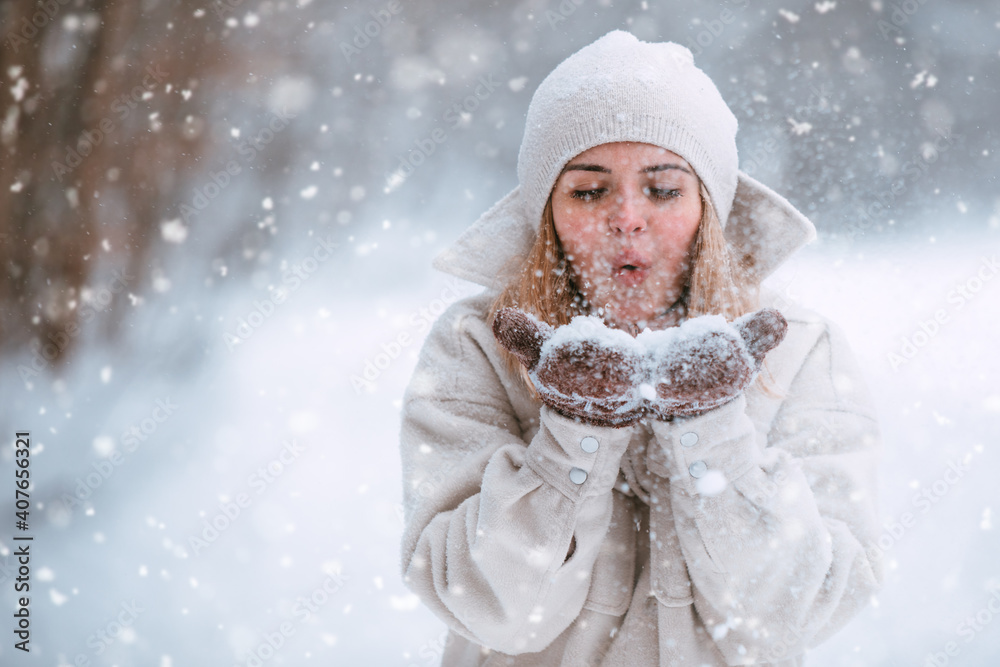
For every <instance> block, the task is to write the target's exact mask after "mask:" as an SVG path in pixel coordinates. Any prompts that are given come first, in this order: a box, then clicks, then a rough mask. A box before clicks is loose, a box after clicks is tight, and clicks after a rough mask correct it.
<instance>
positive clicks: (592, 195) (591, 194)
mask: <svg viewBox="0 0 1000 667" xmlns="http://www.w3.org/2000/svg"><path fill="white" fill-rule="evenodd" d="M607 190H608V189H607V188H596V189H594V190H574V191H573V193H572V195H571V196H572V197H573V198H575V199H579V200H581V201H595V200H597V199H600V198H601V196H602V195H603V194H604V193H605V192H607ZM643 192H644V193H645V194H652V195H653V197H654V198H655V199H661V200H664V201H666V200H670V199H675V198H677V197H680V196H681V191H680V190H678V189H673V190H667V189H663V188H643Z"/></svg>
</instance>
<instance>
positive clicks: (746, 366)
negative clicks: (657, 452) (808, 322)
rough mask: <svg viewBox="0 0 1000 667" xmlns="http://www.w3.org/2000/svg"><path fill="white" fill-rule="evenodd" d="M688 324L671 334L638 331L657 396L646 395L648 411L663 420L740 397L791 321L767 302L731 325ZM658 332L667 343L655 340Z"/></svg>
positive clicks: (690, 414)
mask: <svg viewBox="0 0 1000 667" xmlns="http://www.w3.org/2000/svg"><path fill="white" fill-rule="evenodd" d="M697 320H698V318H695V319H694V320H689V321H688V322H687V323H685V324H686V325H687V324H689V323H690V324H693V323H694V322H696V321H697ZM685 328H690V327H689V326H682V327H681V329H674V330H673V331H674V332H677V333H673V334H670V335H668V336H663V335H662V333H661V332H644V333H642V334H639V336H638V337H637V340H642V339H643V338H644V337H645V340H643V342H645V343H646V345H647V348H648V352H647V354H648V355H650V357H651V358H649V359H647V362H648V363H649V364H650V367H651V368H652V369H653V378H652V379H653V387H654V388H655V396H651V395H650V396H647V398H648V399H649V401H648V402H647V403H646V412H647V414H648V415H649V416H651V417H654V418H656V419H658V420H661V421H669V420H670V419H672V418H673V417H674V416H681V417H689V416H693V415H697V414H700V413H702V412H705V411H707V410H711V409H713V408H715V407H718V406H720V405H723V404H724V403H728V402H729V401H731V400H733V399H734V398H736V396H738V395H739V393H740V392H742V391H743V390H744V389H746V388H747V387H748V386H749V385H750V383H752V382H753V381H754V379H755V378H756V377H757V374H758V373H759V372H760V368H761V364H762V363H763V361H764V355H765V354H767V353H768V352H769V351H770V350H772V349H773V348H775V347H777V345H778V344H779V343H780V342H781V341H782V340H783V339H784V337H785V333H786V331H787V330H788V322H787V321H786V320H785V318H784V316H783V315H782V314H781V313H780V312H779V311H777V310H775V309H774V308H763V309H761V310H758V311H757V312H755V313H750V314H747V315H744V316H743V317H740V318H737V319H736V320H734V321H733V322H732V323H731V324H730V325H728V326H722V327H719V326H706V327H704V328H702V327H696V328H694V330H693V331H690V332H683V329H685ZM681 333H682V334H683V335H679V334H681ZM657 336H659V337H660V338H662V340H663V343H664V344H662V345H657Z"/></svg>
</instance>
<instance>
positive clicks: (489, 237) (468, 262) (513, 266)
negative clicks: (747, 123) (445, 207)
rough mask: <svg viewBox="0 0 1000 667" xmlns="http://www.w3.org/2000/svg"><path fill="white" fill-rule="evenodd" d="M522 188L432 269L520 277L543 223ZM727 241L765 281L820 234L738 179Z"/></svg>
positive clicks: (755, 185) (481, 277)
mask: <svg viewBox="0 0 1000 667" xmlns="http://www.w3.org/2000/svg"><path fill="white" fill-rule="evenodd" d="M520 190H521V188H520V186H517V187H515V188H514V189H513V190H511V191H510V192H508V193H507V194H506V195H505V196H504V197H503V198H502V199H500V200H499V201H498V202H497V203H495V204H494V205H493V206H492V207H490V209H489V210H488V211H486V212H485V213H483V214H482V215H481V216H480V217H479V219H478V220H476V222H475V223H473V224H472V225H471V226H470V227H469V228H468V229H466V230H465V231H464V232H463V233H462V234H461V235H460V236H459V237H458V239H457V240H456V241H455V242H454V243H452V244H451V245H449V246H448V247H446V248H445V249H444V250H442V251H441V252H440V253H438V254H437V256H435V257H434V260H433V261H432V264H431V265H432V266H433V267H434V268H436V269H438V270H440V271H444V272H445V273H450V274H452V275H454V276H458V277H459V278H462V279H464V280H469V281H471V282H473V283H476V284H479V285H483V286H485V287H488V288H493V289H499V288H500V287H502V286H503V285H504V284H505V283H506V281H507V280H508V279H510V278H511V277H513V276H514V274H515V272H516V271H517V269H518V268H519V266H520V260H521V259H523V258H524V257H526V256H527V254H528V251H529V250H530V249H531V246H532V245H533V244H534V242H535V236H536V234H537V233H538V232H537V225H538V222H537V221H535V222H534V223H533V224H532V223H530V222H529V221H528V220H527V219H526V218H525V217H524V216H523V215H522V214H521V205H520V199H519V197H520ZM724 233H725V237H726V240H727V241H728V242H729V245H730V247H731V248H732V249H733V251H734V253H735V255H736V257H737V258H738V259H743V260H744V261H746V262H747V263H748V264H749V265H750V266H751V267H752V268H753V270H754V273H755V275H756V277H757V279H758V281H762V280H764V278H766V277H767V276H769V275H770V274H771V273H773V272H774V270H775V269H776V268H778V266H780V265H781V264H782V263H784V262H785V260H787V259H788V258H789V257H790V256H791V255H792V254H793V253H794V252H795V251H796V250H798V249H799V248H801V247H802V246H804V245H805V244H807V243H809V242H810V241H812V240H813V239H815V238H816V228H815V226H814V225H813V223H812V222H810V221H809V219H808V218H806V217H805V216H804V215H802V213H800V212H799V211H798V210H797V209H796V208H795V207H794V206H792V205H791V203H789V202H788V200H787V199H785V198H784V197H782V196H781V195H779V194H778V193H776V192H774V191H773V190H771V189H770V188H769V187H767V186H766V185H764V184H763V183H761V182H760V181H757V180H756V179H754V178H751V177H750V176H749V175H747V174H746V173H745V172H743V171H740V172H739V173H738V180H737V186H736V195H735V197H734V199H733V207H732V210H731V212H730V213H729V220H728V221H727V223H726V226H725V231H724Z"/></svg>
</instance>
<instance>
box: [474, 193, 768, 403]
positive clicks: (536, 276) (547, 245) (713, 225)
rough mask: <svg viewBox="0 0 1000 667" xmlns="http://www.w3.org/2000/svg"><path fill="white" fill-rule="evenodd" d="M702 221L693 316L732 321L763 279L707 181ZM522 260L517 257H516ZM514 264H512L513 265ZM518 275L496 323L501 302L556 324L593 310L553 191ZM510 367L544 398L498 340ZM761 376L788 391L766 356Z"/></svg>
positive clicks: (690, 286)
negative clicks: (723, 218)
mask: <svg viewBox="0 0 1000 667" xmlns="http://www.w3.org/2000/svg"><path fill="white" fill-rule="evenodd" d="M699 194H700V196H701V221H700V222H699V224H698V232H697V236H696V238H695V242H694V247H693V249H692V251H691V269H690V272H689V274H688V282H687V285H686V289H685V298H686V306H687V313H686V317H687V318H692V317H698V316H699V315H714V314H718V315H722V316H723V317H725V318H726V320H728V321H732V320H734V319H736V318H737V317H740V316H741V315H745V314H747V313H752V312H754V311H756V310H758V309H759V307H760V306H759V303H760V284H759V283H758V282H757V281H756V280H755V279H754V278H753V274H752V273H751V271H750V265H749V263H748V262H750V261H752V258H750V257H745V258H744V261H738V260H737V259H736V257H735V256H734V254H733V252H732V250H731V249H730V246H729V245H728V243H727V242H726V238H725V236H724V234H723V230H722V225H721V223H720V222H719V217H718V215H717V214H716V212H715V207H714V206H712V200H711V197H710V196H709V194H708V190H707V189H706V188H705V184H704V183H701V182H699ZM515 261H517V258H515ZM508 268H510V267H508ZM513 276H514V277H513V278H512V279H510V280H509V281H508V282H507V283H506V285H505V286H504V287H503V288H502V289H501V290H500V292H499V294H498V295H497V297H496V299H494V300H493V303H492V304H491V306H490V314H489V325H490V327H492V326H493V319H494V316H495V315H496V312H497V311H498V310H500V309H501V308H505V307H508V306H509V307H513V308H519V309H520V310H523V311H525V312H527V313H531V314H532V315H534V316H535V317H536V318H538V319H539V320H541V321H543V322H547V323H548V324H551V325H552V326H560V325H563V324H568V323H569V322H570V320H572V319H573V317H575V316H577V315H589V314H591V312H590V310H589V305H588V304H587V299H586V298H585V297H584V295H583V294H582V293H581V292H580V291H579V289H578V288H577V286H576V284H575V283H574V281H573V278H572V272H571V271H570V265H569V261H568V260H567V258H566V255H565V253H564V252H563V247H562V244H561V243H560V241H559V236H558V234H557V233H556V226H555V218H554V217H553V215H552V195H551V193H550V194H549V199H548V201H546V202H545V208H544V210H543V211H542V220H541V225H540V226H539V230H538V235H537V238H536V239H535V244H534V245H533V246H532V247H531V250H530V251H529V252H528V255H527V257H525V258H523V260H521V262H520V266H519V268H517V269H516V270H515V271H514V274H513ZM497 348H498V350H499V352H500V354H501V357H502V358H503V360H504V365H505V366H506V368H507V370H508V371H509V372H510V373H511V374H512V375H514V376H515V377H519V378H520V379H521V382H522V383H523V384H524V386H525V387H526V388H527V389H528V391H529V392H530V393H531V396H532V397H533V398H535V399H536V400H537V399H538V398H539V395H538V392H537V391H536V390H535V387H534V384H533V383H532V382H531V378H530V377H529V376H528V371H527V369H526V368H525V367H524V366H523V365H522V364H521V362H520V361H518V359H517V357H515V356H514V355H513V354H511V353H510V352H508V351H507V350H506V349H505V348H504V347H503V346H500V345H498V346H497ZM763 370H765V371H766V372H767V375H768V378H769V379H768V380H765V379H764V373H763V372H762V373H760V374H759V375H758V376H757V380H756V382H758V383H760V388H761V390H762V391H764V392H765V393H766V394H767V395H769V396H771V397H783V394H782V393H780V390H778V388H777V387H776V385H775V384H774V383H773V376H772V375H771V371H770V369H769V368H767V362H766V360H765V363H764V367H763Z"/></svg>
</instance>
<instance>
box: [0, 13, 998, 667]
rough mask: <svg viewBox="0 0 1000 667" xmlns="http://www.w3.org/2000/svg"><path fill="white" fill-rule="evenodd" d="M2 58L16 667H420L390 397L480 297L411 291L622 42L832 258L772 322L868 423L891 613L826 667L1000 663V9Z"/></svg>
mask: <svg viewBox="0 0 1000 667" xmlns="http://www.w3.org/2000/svg"><path fill="white" fill-rule="evenodd" d="M0 26H2V30H0V37H2V38H3V40H4V44H3V46H2V48H0V63H2V67H0V83H2V85H0V100H2V101H0V144H2V145H0V151H2V153H0V155H2V157H0V262H2V266H3V274H2V280H0V396H2V399H3V400H2V410H0V433H3V441H4V442H5V443H8V444H5V445H4V447H3V449H2V458H0V461H2V463H0V498H2V501H0V508H2V511H0V517H2V518H0V524H2V528H0V579H2V580H3V581H2V585H0V591H2V592H0V596H2V600H3V608H4V609H6V610H8V611H7V612H6V613H5V617H6V618H7V620H6V621H3V622H0V631H2V632H3V636H4V637H6V639H4V641H3V642H2V643H0V663H2V664H4V665H15V664H38V665H60V666H62V665H88V664H90V665H119V666H122V667H125V666H131V665H135V666H139V665H141V666H150V665H152V666H159V667H170V666H178V665H183V666H187V665H223V664H225V665H228V664H233V665H250V666H252V665H259V664H267V665H309V664H324V665H389V666H391V665H398V666H400V667H413V666H420V667H431V666H433V665H437V664H438V663H439V661H440V655H441V647H442V644H443V640H444V636H445V634H444V632H445V626H444V624H443V623H442V622H440V621H439V620H438V619H436V618H435V617H434V616H433V615H432V614H431V613H430V612H429V611H427V610H426V609H425V608H424V607H423V606H422V605H421V604H420V603H419V602H418V600H417V599H416V598H415V597H414V596H413V595H411V594H410V593H409V592H408V591H407V590H406V589H405V588H404V586H403V584H402V582H401V580H400V574H399V538H400V535H401V531H402V523H401V505H400V501H401V497H402V491H401V479H400V470H399V456H398V440H397V436H398V428H399V409H400V398H401V395H402V392H403V389H404V387H405V386H406V383H407V381H408V378H409V374H410V373H411V371H412V369H413V367H414V364H415V361H416V355H417V353H418V351H419V348H420V344H421V342H422V340H423V338H424V336H425V335H426V333H427V330H428V326H429V323H430V322H431V321H432V320H433V319H434V318H435V317H436V316H437V315H439V314H440V312H441V311H442V309H443V307H445V306H447V305H448V304H449V303H451V302H453V301H454V300H455V299H456V298H459V297H461V296H464V295H467V294H471V293H474V292H476V291H477V290H478V289H481V288H478V287H476V286H474V285H470V284H467V283H462V282H461V281H455V280H453V279H450V278H449V277H447V276H444V275H442V274H440V273H438V272H436V271H434V270H432V269H431V267H430V260H431V258H432V257H433V256H434V255H435V254H436V253H437V252H438V251H439V250H440V249H441V248H443V247H444V246H445V245H446V244H448V243H450V242H451V241H452V240H454V238H456V237H457V235H458V234H459V233H460V232H461V231H462V230H463V229H464V228H465V227H467V226H468V225H469V224H471V223H472V222H473V221H474V220H475V219H476V217H478V215H479V214H480V213H482V212H483V211H484V210H486V209H487V208H488V207H489V206H490V205H491V204H492V203H493V202H495V201H496V200H497V199H498V198H499V197H500V196H502V195H503V194H505V193H506V192H507V191H508V190H509V189H510V188H512V187H513V186H514V185H515V184H516V172H515V167H516V160H517V151H518V147H519V143H520V139H521V135H522V132H523V119H524V113H525V110H526V108H527V105H528V102H529V100H530V98H531V95H532V92H533V91H534V90H535V88H536V87H537V85H538V83H539V82H540V81H541V79H542V78H543V77H544V76H545V75H546V74H547V73H548V72H549V71H550V70H551V69H552V68H553V67H554V66H555V65H556V64H557V63H558V62H560V61H561V60H562V59H563V58H565V57H566V56H568V55H569V54H571V53H572V52H574V51H576V50H577V49H579V48H580V47H582V46H584V45H585V44H588V43H590V42H592V41H593V40H595V39H597V38H598V37H600V36H601V35H603V34H605V33H606V32H608V31H609V30H612V29H614V28H622V29H626V30H629V31H631V32H633V33H634V34H635V35H636V36H638V37H639V38H640V39H644V40H647V41H664V40H673V41H677V42H680V43H682V44H685V45H688V46H689V47H690V48H691V49H692V51H694V52H695V54H696V63H697V64H698V65H699V66H700V67H702V68H703V69H705V70H706V71H707V72H708V73H709V75H710V76H711V77H712V78H713V80H714V81H716V83H717V85H718V86H719V88H720V90H721V91H722V93H723V95H724V97H725V98H726V100H727V101H728V102H729V104H730V106H731V107H732V109H733V111H734V112H735V114H736V115H737V117H738V118H739V122H740V133H739V139H738V140H739V149H740V155H741V166H742V167H743V168H744V169H745V170H746V171H749V172H751V173H752V174H753V175H754V176H756V177H757V178H759V179H760V180H762V181H764V182H765V183H767V184H769V185H771V186H772V187H774V188H775V189H776V190H778V191H779V192H781V193H783V194H785V195H786V196H787V197H788V198H789V199H790V200H791V201H792V202H793V203H794V204H796V205H797V206H798V207H799V208H800V209H801V210H802V211H803V212H805V213H806V214H807V215H809V216H810V217H811V219H812V220H813V221H814V222H815V224H816V226H817V228H818V229H819V239H818V240H817V241H816V242H815V243H814V244H812V245H810V246H809V247H808V248H806V249H805V250H803V251H802V252H800V253H799V254H798V255H797V256H796V257H795V259H794V260H793V261H791V262H790V263H789V264H787V265H786V266H784V267H783V268H782V269H781V270H780V271H779V272H778V274H777V275H775V276H774V277H773V278H772V279H771V280H770V281H769V284H771V285H772V286H773V287H774V288H775V289H778V290H779V291H783V292H784V293H785V295H786V296H787V297H788V298H794V299H797V300H799V301H801V302H803V303H805V304H806V305H809V306H811V307H813V308H815V309H816V310H818V311H819V312H821V313H823V314H825V315H827V316H828V317H830V318H831V319H833V320H834V321H835V322H837V323H838V324H840V325H841V326H842V327H843V329H844V330H845V331H846V333H847V334H848V336H849V339H850V340H851V342H852V344H853V346H854V349H855V351H856V354H857V356H858V358H859V359H860V361H861V363H862V364H863V367H864V369H865V371H866V373H867V376H868V378H869V380H870V385H871V389H872V391H873V392H874V394H875V396H876V399H877V401H878V409H879V410H880V416H881V418H882V424H883V429H884V435H885V458H884V463H883V467H882V470H881V511H882V514H883V518H884V520H885V524H886V531H885V533H884V535H883V536H882V539H881V540H880V544H879V548H880V550H881V552H882V557H883V558H884V559H885V562H886V576H887V580H886V585H885V588H884V590H883V592H882V593H881V594H880V595H879V596H878V597H877V599H874V600H872V604H871V606H870V607H869V608H868V609H866V610H865V611H864V613H863V614H861V616H860V617H859V618H857V619H856V620H855V621H854V622H852V623H851V624H850V625H849V626H848V627H847V628H845V629H844V630H843V631H841V632H840V633H838V634H837V635H836V636H835V637H834V638H833V639H831V640H830V641H829V642H827V643H826V644H824V645H823V646H822V647H820V648H818V649H816V650H815V651H813V652H812V653H811V661H810V664H811V665H825V666H834V665H837V666H840V665H917V664H919V665H925V664H934V665H944V664H955V665H985V664H995V661H996V660H997V659H998V657H1000V620H995V617H996V616H997V614H996V613H995V610H996V609H998V608H1000V607H998V602H996V600H997V599H998V598H996V597H994V596H992V595H991V591H993V590H996V589H997V588H1000V558H998V556H1000V538H998V535H1000V526H998V523H1000V517H998V516H997V513H998V511H1000V497H998V495H997V491H996V489H997V488H998V485H997V481H996V479H997V478H996V477H995V475H997V474H998V472H1000V453H998V452H997V446H998V445H1000V443H998V439H1000V438H998V436H1000V389H998V383H997V378H998V377H1000V355H998V354H997V349H996V327H997V326H998V324H1000V318H998V307H997V304H998V303H1000V298H998V297H1000V277H998V276H997V275H996V272H997V270H998V267H997V265H996V264H995V262H996V256H997V252H998V250H1000V247H998V246H1000V244H998V239H1000V196H998V194H997V191H998V190H997V174H998V172H1000V160H998V153H1000V142H998V134H997V131H998V129H1000V128H998V123H997V120H996V119H997V109H998V108H1000V89H998V80H1000V66H998V65H1000V62H998V59H1000V7H998V5H997V4H996V3H995V2H973V1H971V0H967V1H961V2H944V1H939V0H930V1H927V0H898V2H895V3H893V2H882V1H879V0H876V1H869V2H859V1H852V2H845V1H844V0H822V1H820V2H813V1H810V2H800V1H789V0H782V1H781V2H772V1H769V0H735V1H729V2H697V3H696V2H694V1H693V0H676V1H674V2H670V3H660V2H646V1H645V0H642V1H622V2H612V0H561V2H560V1H557V0H549V1H548V2H544V1H541V0H530V1H523V2H514V3H501V2H491V3H480V4H479V5H477V6H475V7H469V6H467V4H465V3H458V2H452V1H451V0H444V1H441V2H435V3H430V2H423V3H414V2H406V1H405V0H391V1H385V2H381V1H380V0H374V1H372V2H367V3H354V4H351V5H349V6H344V5H343V4H342V3H325V2H318V1H315V0H313V1H310V0H299V1H298V2H294V1H292V0H289V1H280V2H270V1H263V2H261V1H258V0H213V1H212V2H203V3H199V2H164V1H158V0H142V1H141V2H117V3H110V2H101V1H99V0H47V1H46V2H42V1H39V2H33V1H30V0H13V1H8V2H4V3H2V4H0ZM893 355H895V356H893ZM21 429H29V430H30V431H31V434H32V443H33V445H32V467H31V473H32V479H33V480H34V485H33V487H32V490H31V495H32V502H33V507H32V511H31V529H30V531H29V532H30V534H32V535H34V538H35V540H34V542H33V545H32V561H31V565H32V570H31V577H32V601H31V614H32V617H31V618H32V632H33V634H32V641H31V647H32V653H31V654H30V655H24V654H21V652H20V651H15V650H13V648H12V644H13V641H12V634H11V631H12V629H13V620H12V616H11V615H10V614H11V613H12V610H13V609H14V605H15V601H14V592H13V580H12V579H13V577H14V576H16V575H15V559H14V558H13V557H12V555H11V551H12V549H13V542H12V541H11V537H12V535H13V534H14V532H15V529H14V509H15V508H14V485H13V468H14V462H13V447H12V446H11V444H12V442H13V434H14V432H15V431H16V430H21ZM955 470H958V471H960V473H959V472H954V471H955ZM904 524H905V525H904ZM991 600H994V602H993V603H992V608H991V606H990V605H991Z"/></svg>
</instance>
